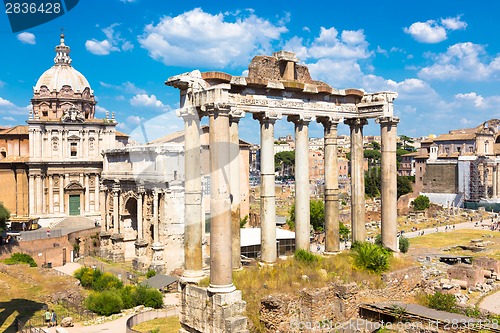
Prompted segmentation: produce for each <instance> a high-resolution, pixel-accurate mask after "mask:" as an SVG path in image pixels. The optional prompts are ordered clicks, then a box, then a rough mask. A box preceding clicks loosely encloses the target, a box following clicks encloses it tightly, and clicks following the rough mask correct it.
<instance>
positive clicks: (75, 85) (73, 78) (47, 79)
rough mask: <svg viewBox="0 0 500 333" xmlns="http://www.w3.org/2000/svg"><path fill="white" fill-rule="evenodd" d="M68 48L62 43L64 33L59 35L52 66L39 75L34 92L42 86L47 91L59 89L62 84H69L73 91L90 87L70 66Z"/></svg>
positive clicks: (83, 77) (81, 75)
mask: <svg viewBox="0 0 500 333" xmlns="http://www.w3.org/2000/svg"><path fill="white" fill-rule="evenodd" d="M69 52H70V48H69V46H66V45H65V44H64V35H61V44H59V45H58V46H56V57H55V58H54V63H55V64H54V66H52V67H51V68H49V69H48V70H46V71H45V73H43V74H42V76H40V78H39V79H38V81H37V83H36V85H35V87H34V88H33V89H34V91H35V92H38V91H40V88H41V87H42V86H45V87H47V88H48V90H49V91H54V90H55V91H61V89H62V87H63V86H69V87H71V89H72V90H73V91H74V92H80V93H81V92H82V91H84V90H85V88H89V89H90V84H89V82H88V81H87V79H86V78H85V76H83V74H82V73H80V72H79V71H77V70H76V69H74V68H73V67H72V66H71V62H72V60H71V58H70V56H69Z"/></svg>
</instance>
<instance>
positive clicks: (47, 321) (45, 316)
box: [43, 309, 52, 327]
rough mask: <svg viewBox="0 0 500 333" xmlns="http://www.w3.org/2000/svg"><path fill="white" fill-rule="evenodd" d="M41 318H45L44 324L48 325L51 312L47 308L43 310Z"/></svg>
mask: <svg viewBox="0 0 500 333" xmlns="http://www.w3.org/2000/svg"><path fill="white" fill-rule="evenodd" d="M43 318H44V319H45V324H46V325H47V327H50V318H52V313H50V311H49V309H47V311H45V314H44V315H43Z"/></svg>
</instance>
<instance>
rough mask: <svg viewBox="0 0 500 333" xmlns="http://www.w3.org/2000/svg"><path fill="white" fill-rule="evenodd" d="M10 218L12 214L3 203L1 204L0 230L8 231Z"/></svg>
mask: <svg viewBox="0 0 500 333" xmlns="http://www.w3.org/2000/svg"><path fill="white" fill-rule="evenodd" d="M9 218H10V212H9V210H8V209H7V208H5V206H4V205H3V202H0V230H6V229H7V220H8V219H9Z"/></svg>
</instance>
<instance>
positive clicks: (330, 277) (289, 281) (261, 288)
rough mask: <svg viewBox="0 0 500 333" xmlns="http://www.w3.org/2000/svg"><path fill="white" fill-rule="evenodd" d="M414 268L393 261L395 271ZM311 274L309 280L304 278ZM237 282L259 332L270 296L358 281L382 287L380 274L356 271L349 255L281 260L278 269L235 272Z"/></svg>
mask: <svg viewBox="0 0 500 333" xmlns="http://www.w3.org/2000/svg"><path fill="white" fill-rule="evenodd" d="M412 265H414V262H413V261H411V260H410V259H408V258H405V257H398V258H392V259H391V271H392V270H396V269H401V268H405V267H409V266H412ZM303 275H307V277H308V279H303V278H302V276H303ZM233 281H234V284H235V286H236V288H238V289H239V290H241V291H242V293H243V298H244V300H245V301H246V302H247V316H248V318H249V319H250V320H251V321H252V322H253V324H254V326H255V327H256V328H257V330H258V329H259V327H260V325H261V324H260V321H259V310H260V301H261V300H262V299H263V298H264V297H265V296H267V295H270V294H283V293H284V294H289V295H295V294H296V293H297V292H298V291H299V290H301V289H303V288H309V289H310V288H322V287H325V286H327V285H329V284H331V283H333V282H345V283H347V282H353V281H354V282H356V283H358V284H361V282H363V283H362V284H363V288H365V287H366V288H371V289H374V288H381V287H382V286H383V282H382V280H381V277H380V275H376V274H373V273H369V272H367V271H365V270H361V269H358V268H356V267H355V266H354V265H353V258H352V257H351V255H350V254H349V253H348V252H343V253H340V254H338V255H335V256H331V257H322V258H320V260H319V261H317V262H314V263H304V262H300V261H297V260H295V259H293V258H289V259H287V260H281V261H279V262H278V263H276V264H275V265H274V266H264V267H258V266H255V267H250V268H246V269H244V270H242V271H239V272H235V273H234V275H233Z"/></svg>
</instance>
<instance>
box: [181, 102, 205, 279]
mask: <svg viewBox="0 0 500 333" xmlns="http://www.w3.org/2000/svg"><path fill="white" fill-rule="evenodd" d="M181 116H182V117H183V119H184V145H185V147H184V174H185V182H184V184H185V199H184V210H185V216H186V218H185V219H184V273H183V276H182V278H183V279H184V280H186V281H197V280H198V279H200V278H201V277H202V276H203V250H202V239H203V223H204V219H203V211H202V209H201V204H202V192H201V187H202V186H201V161H200V155H201V154H200V116H199V114H198V111H197V109H195V108H185V109H182V110H181Z"/></svg>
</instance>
